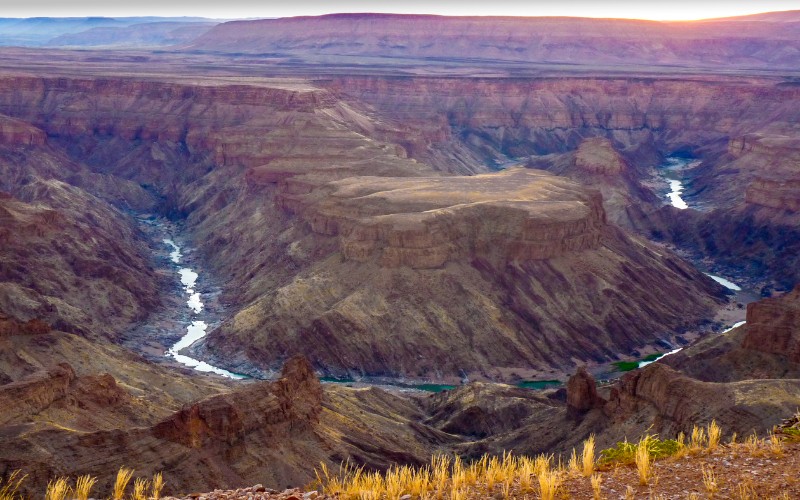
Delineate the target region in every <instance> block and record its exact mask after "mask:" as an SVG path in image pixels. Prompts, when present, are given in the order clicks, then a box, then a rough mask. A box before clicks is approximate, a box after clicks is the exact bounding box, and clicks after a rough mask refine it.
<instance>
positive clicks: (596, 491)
mask: <svg viewBox="0 0 800 500" xmlns="http://www.w3.org/2000/svg"><path fill="white" fill-rule="evenodd" d="M591 482H592V500H600V499H601V498H603V494H602V490H601V487H602V485H603V478H602V476H600V474H592V478H591Z"/></svg>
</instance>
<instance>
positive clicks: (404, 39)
mask: <svg viewBox="0 0 800 500" xmlns="http://www.w3.org/2000/svg"><path fill="white" fill-rule="evenodd" d="M186 48H187V49H189V50H198V51H204V52H227V53H249V54H257V53H263V54H291V55H301V54H313V55H314V56H378V57H392V58H413V59H418V58H427V59H450V60H476V61H477V60H481V61H510V62H537V63H549V62H556V63H568V64H588V65H593V64H615V65H630V64H636V65H658V66H664V65H674V66H697V67H725V68H732V67H733V68H735V67H738V68H773V69H774V68H778V67H779V68H787V69H788V68H792V69H795V68H797V67H798V66H800V11H788V12H775V13H767V14H759V15H755V16H745V17H737V18H729V19H711V20H705V21H695V22H656V21H643V20H629V19H590V18H579V17H537V18H522V17H441V16H428V15H425V16H423V15H419V16H417V15H387V14H336V15H328V16H320V17H294V18H283V19H264V20H257V21H234V22H227V23H223V24H219V25H217V26H215V27H214V28H213V29H211V30H209V31H208V32H206V33H205V34H203V35H201V36H200V37H199V38H198V39H197V40H195V41H194V42H193V43H191V44H189V45H188V46H187V47H186Z"/></svg>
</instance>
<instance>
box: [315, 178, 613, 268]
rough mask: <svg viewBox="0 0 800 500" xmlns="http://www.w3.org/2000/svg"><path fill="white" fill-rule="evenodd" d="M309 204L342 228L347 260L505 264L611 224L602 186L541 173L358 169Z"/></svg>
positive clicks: (336, 231)
mask: <svg viewBox="0 0 800 500" xmlns="http://www.w3.org/2000/svg"><path fill="white" fill-rule="evenodd" d="M333 189H334V190H333V192H332V193H330V194H329V195H328V196H327V197H326V198H325V199H323V200H321V201H320V202H319V203H318V204H317V205H315V206H313V205H312V206H311V207H309V209H308V210H307V211H305V212H304V213H303V217H304V218H306V219H307V220H308V221H309V223H310V226H311V229H312V231H314V232H316V233H319V234H323V235H327V236H336V237H339V240H340V245H341V251H342V254H343V256H344V257H345V258H346V259H349V260H354V261H357V262H366V261H368V260H373V259H374V260H377V262H378V263H379V264H380V265H381V266H384V267H399V266H408V267H411V268H414V269H426V268H436V267H441V266H442V265H444V264H445V263H447V262H449V261H456V260H462V261H463V260H465V259H475V258H478V259H484V260H486V261H490V262H493V263H495V264H496V265H499V266H502V265H505V264H507V263H510V262H514V261H528V260H546V259H552V258H555V257H558V256H562V255H565V254H567V253H569V252H581V251H584V250H591V249H596V248H597V247H598V246H599V245H600V235H601V228H602V226H603V225H604V223H605V214H604V212H603V208H602V201H601V198H600V196H599V195H598V194H597V193H592V192H586V191H583V192H582V191H578V190H575V186H573V185H570V184H569V183H567V182H564V181H562V180H561V179H558V178H556V177H553V176H549V175H546V174H544V173H542V172H535V171H531V170H523V169H513V170H508V171H506V172H503V173H500V174H492V175H483V176H480V175H479V176H474V177H458V178H412V179H394V178H371V179H364V178H354V179H347V180H344V181H339V182H337V183H335V184H333Z"/></svg>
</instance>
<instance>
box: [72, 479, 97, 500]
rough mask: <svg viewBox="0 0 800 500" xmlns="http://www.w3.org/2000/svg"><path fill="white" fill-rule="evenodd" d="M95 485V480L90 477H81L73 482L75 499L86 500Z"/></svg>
mask: <svg viewBox="0 0 800 500" xmlns="http://www.w3.org/2000/svg"><path fill="white" fill-rule="evenodd" d="M96 483H97V478H96V477H92V476H90V475H88V474H87V475H85V476H81V477H79V478H78V479H76V480H75V498H76V499H77V500H87V499H88V498H89V494H90V493H91V492H92V488H94V485H95V484H96Z"/></svg>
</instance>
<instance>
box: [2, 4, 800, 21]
mask: <svg viewBox="0 0 800 500" xmlns="http://www.w3.org/2000/svg"><path fill="white" fill-rule="evenodd" d="M14 4H15V5H10V6H6V7H5V8H4V9H3V13H2V17H36V16H47V17H78V16H109V17H114V16H116V17H123V16H202V17H210V18H217V19H237V18H238V19H242V18H266V17H288V16H302V15H321V14H330V13H340V12H385V13H400V14H440V15H458V16H572V17H599V18H627V19H650V20H695V19H707V18H715V17H729V16H741V15H748V14H755V13H761V12H771V11H782V10H792V9H800V4H798V2H797V0H765V1H760V2H753V1H752V0H729V1H726V2H719V1H716V0H696V1H685V0H672V1H665V0H649V1H648V0H644V1H642V0H640V1H630V0H617V1H597V0H562V1H558V2H553V1H552V0H547V1H542V0H528V1H520V0H496V1H491V2H481V3H474V4H473V2H463V1H462V0H458V1H456V0H441V1H438V2H430V1H422V0H409V1H405V2H397V1H387V2H384V1H381V2H378V1H375V0H341V1H325V0H297V1H295V2H273V1H256V0H228V1H226V2H208V1H202V0H200V1H192V2H189V1H187V0H184V1H174V2H163V1H161V0H140V1H138V2H108V1H106V0H102V1H100V0H74V1H72V2H62V1H60V0H29V1H26V2H14Z"/></svg>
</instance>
